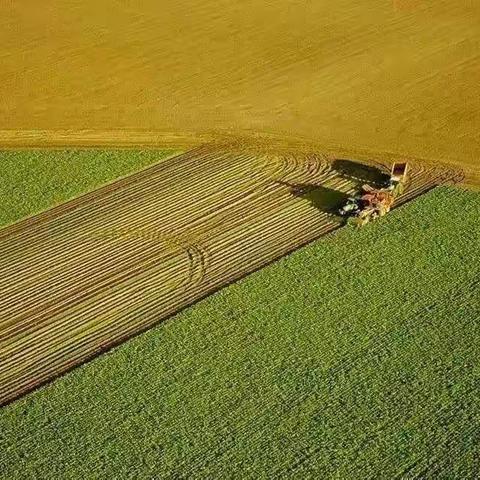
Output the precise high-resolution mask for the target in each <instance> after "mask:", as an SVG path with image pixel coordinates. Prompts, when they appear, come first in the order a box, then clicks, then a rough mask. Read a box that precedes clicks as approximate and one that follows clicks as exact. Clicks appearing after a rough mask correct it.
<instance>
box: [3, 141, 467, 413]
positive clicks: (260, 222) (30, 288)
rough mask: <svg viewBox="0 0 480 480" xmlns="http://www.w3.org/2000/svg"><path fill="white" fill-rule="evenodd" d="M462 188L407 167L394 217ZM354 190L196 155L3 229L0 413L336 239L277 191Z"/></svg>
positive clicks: (298, 160) (276, 166) (210, 152)
mask: <svg viewBox="0 0 480 480" xmlns="http://www.w3.org/2000/svg"><path fill="white" fill-rule="evenodd" d="M372 163H373V164H375V162H372ZM376 165H377V166H378V167H381V168H382V169H388V168H389V165H388V164H382V163H378V162H377V164H376ZM459 178H460V177H459V176H458V173H457V172H455V171H453V170H449V169H427V168H425V167H423V166H422V165H421V164H413V165H412V169H411V174H410V180H409V185H408V187H407V189H406V190H405V192H404V194H403V195H402V196H401V197H400V198H399V199H398V202H397V206H398V205H401V204H402V203H405V202H406V201H409V200H411V199H412V198H415V197H416V196H418V195H420V194H422V193H424V192H425V191H428V190H429V189H431V188H434V187H435V186H436V185H438V184H441V183H445V182H452V181H457V180H458V179H459ZM357 183H358V182H356V181H355V179H346V178H344V177H342V176H341V175H340V174H339V172H337V171H336V170H335V169H334V167H333V164H332V159H330V158H328V157H327V156H324V155H321V154H319V153H317V152H300V151H284V152H279V151H274V150H273V151H269V150H268V149H262V148H255V146H253V147H252V146H249V145H248V143H238V144H235V145H232V146H230V147H229V146H228V145H213V144H212V145H204V146H201V147H198V148H196V149H194V150H192V151H190V152H187V153H186V154H183V155H179V156H177V157H175V158H172V159H170V160H169V161H167V162H162V163H161V164H158V165H155V166H153V167H150V168H148V169H146V170H144V171H142V172H139V173H137V174H135V175H132V176H130V177H126V178H123V179H121V180H119V181H117V182H115V183H113V184H110V185H107V186H105V187H103V188H101V189H99V190H97V191H95V192H91V193H88V194H86V195H83V196H82V197H79V198H77V199H75V200H72V201H70V202H67V203H66V204H63V205H60V206H58V207H55V208H53V209H51V210H48V211H46V212H43V213H40V214H39V215H36V216H34V217H31V218H28V219H25V220H22V221H20V222H18V223H17V224H15V225H12V226H9V227H6V228H4V229H2V230H0V284H1V287H2V288H1V290H0V404H4V403H7V402H9V401H11V400H13V399H15V398H17V397H18V396H19V395H21V394H23V393H25V392H27V391H29V390H31V389H32V388H34V387H36V386H38V385H40V384H42V383H44V382H46V381H48V380H49V379H52V378H54V377H56V376H58V375H60V374H61V373H63V372H65V371H66V370H68V369H69V368H72V367H73V366H75V365H78V364H79V363H81V362H83V361H85V360H87V359H88V358H91V357H92V356H94V355H96V354H98V353H99V352H101V351H104V350H105V349H108V348H110V347H111V346H113V345H116V344H118V343H120V342H121V341H124V340H125V339H127V338H129V337H131V336H132V335H135V334H137V333H138V332H140V331H143V330H145V329H147V328H149V327H150V326H152V325H154V324H155V323H157V322H158V321H160V320H161V319H164V318H166V317H168V316H169V315H171V314H173V313H175V312H176V311H178V310H179V309H181V308H184V307H185V306H187V305H190V304H191V303H193V302H195V301H196V300H198V299H200V298H203V297H205V296H206V295H208V294H209V293H211V292H212V291H214V290H216V289H218V288H221V287H222V286H224V285H226V284H228V283H230V282H232V281H234V280H236V279H238V278H241V277H243V276H244V275H246V274H248V273H250V272H252V271H254V270H256V269H258V268H261V267H262V266H264V265H266V264H267V263H269V262H272V261H274V260H275V259H277V258H279V257H280V256H282V255H284V254H286V253H288V252H291V251H292V250H293V249H295V248H298V247H299V246H302V245H305V244H306V243H308V242H310V241H312V240H315V239H316V238H318V237H320V236H321V235H324V234H325V233H328V232H331V231H333V230H335V229H337V228H339V227H340V226H341V223H339V221H338V219H337V218H336V217H335V216H334V215H332V214H331V213H329V212H326V211H320V210H318V209H317V208H315V207H314V206H312V204H311V203H310V202H309V201H308V199H306V198H302V197H301V196H299V195H294V194H292V191H291V188H289V186H288V185H291V184H293V185H294V184H299V185H301V184H307V185H312V186H316V185H318V186H320V185H321V186H324V187H327V188H332V189H336V190H339V191H342V192H344V193H352V192H353V191H354V190H355V188H356V187H357Z"/></svg>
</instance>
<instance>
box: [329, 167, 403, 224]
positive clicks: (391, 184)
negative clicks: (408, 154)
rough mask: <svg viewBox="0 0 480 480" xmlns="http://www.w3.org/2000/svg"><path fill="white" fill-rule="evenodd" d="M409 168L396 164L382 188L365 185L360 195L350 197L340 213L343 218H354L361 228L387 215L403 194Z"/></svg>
mask: <svg viewBox="0 0 480 480" xmlns="http://www.w3.org/2000/svg"><path fill="white" fill-rule="evenodd" d="M407 166H408V164H407V163H394V164H393V166H392V169H391V172H390V177H389V178H388V180H387V181H385V182H384V184H383V185H382V186H381V187H380V188H375V187H371V186H370V185H363V186H362V188H361V191H360V193H359V194H358V195H356V196H355V197H349V198H348V199H347V201H346V202H345V204H344V205H343V206H342V207H341V208H340V210H339V212H338V213H339V214H340V215H341V216H343V217H347V218H349V217H351V218H354V219H355V220H356V223H357V225H359V226H363V225H365V224H366V223H368V222H369V221H371V220H375V219H377V218H378V217H383V216H384V215H386V214H387V213H388V212H389V211H390V209H391V208H392V206H393V204H394V202H395V199H396V198H397V197H398V196H400V195H401V194H402V193H403V190H404V188H405V183H406V179H407Z"/></svg>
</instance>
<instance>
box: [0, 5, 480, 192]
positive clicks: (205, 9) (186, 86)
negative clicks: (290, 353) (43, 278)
mask: <svg viewBox="0 0 480 480" xmlns="http://www.w3.org/2000/svg"><path fill="white" fill-rule="evenodd" d="M479 21H480V4H479V3H478V2H474V1H462V2H453V1H450V0H437V1H435V2H433V1H422V0H391V1H384V0H371V1H369V2H360V1H356V0H339V1H336V2H333V3H332V2H327V1H323V0H320V1H314V2H313V1H312V2H303V3H301V4H299V3H298V2H296V1H293V0H288V1H282V2H259V1H257V0H247V1H243V2H236V1H232V0H220V1H218V0H215V1H200V0H193V1H189V2H178V1H174V0H164V1H162V2H158V1H154V0H145V1H143V2H142V3H141V5H140V4H138V5H134V4H133V3H132V2H118V1H115V0H106V1H103V2H101V3H99V2H93V1H90V0H89V1H80V0H68V1H66V2H64V3H63V4H62V7H61V8H60V7H59V6H58V3H57V2H54V1H53V0H46V1H44V2H41V3H39V2H35V1H33V0H29V1H27V2H22V3H21V4H20V3H18V2H3V3H2V5H1V6H0V45H1V47H0V63H1V65H2V68H1V71H0V119H1V120H0V145H3V146H29V145H30V146H31V145H44V146H48V145H70V146H71V145H91V144H103V145H112V144H113V145H132V144H136V145H139V144H143V145H156V146H158V145H167V146H171V145H173V144H175V145H177V146H178V145H182V146H191V145H193V144H198V143H199V142H203V141H204V140H205V139H211V138H213V137H215V138H217V137H224V136H225V135H239V134H240V135H250V134H252V135H254V134H260V135H266V134H268V135H270V134H271V135H274V136H277V137H281V138H286V139H292V140H295V141H300V142H305V143H314V144H315V145H317V146H319V148H320V149H322V151H323V150H324V149H326V148H328V149H331V150H332V151H335V154H336V155H337V156H342V155H343V156H349V157H350V158H352V157H353V158H355V157H358V155H359V154H360V153H361V152H366V154H367V155H370V156H378V155H379V154H382V153H391V154H394V155H404V156H407V157H410V156H414V157H422V158H425V159H426V160H427V161H430V162H436V161H444V162H447V163H450V164H452V165H455V166H461V167H464V168H465V169H466V170H467V181H468V182H469V183H472V182H475V181H478V178H479V163H478V158H479V157H480V147H479V145H480V137H479V135H480V134H479V131H480V129H479V128H478V125H479V122H480V119H479V112H480V96H479V95H478V78H479V70H478V68H479V67H478V65H479V64H480V62H479V51H480V44H479V39H480V29H479V28H478V24H479Z"/></svg>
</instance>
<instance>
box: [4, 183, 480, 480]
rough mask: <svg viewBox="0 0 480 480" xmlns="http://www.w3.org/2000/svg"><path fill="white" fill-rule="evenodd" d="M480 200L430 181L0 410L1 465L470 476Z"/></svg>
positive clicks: (264, 474)
mask: <svg viewBox="0 0 480 480" xmlns="http://www.w3.org/2000/svg"><path fill="white" fill-rule="evenodd" d="M52 188H54V187H52ZM32 198H33V197H32ZM51 198H56V197H55V196H54V195H53V196H51ZM32 201H33V200H32ZM44 207H45V205H44V204H42V206H41V208H44ZM3 208H5V207H3ZM479 211H480V195H479V194H478V193H473V192H463V191H460V190H456V189H453V188H439V189H436V190H434V191H432V192H430V193H429V194H427V195H425V196H423V197H421V198H419V199H418V200H416V201H414V202H413V203H410V204H408V205H407V206H404V207H402V208H400V209H398V210H396V211H394V212H392V214H390V215H389V216H387V217H385V218H384V219H381V220H380V221H379V222H377V223H374V224H371V225H369V226H367V227H366V228H364V229H361V230H356V229H354V228H344V229H341V230H340V231H338V232H337V233H336V234H334V235H330V236H327V237H325V238H323V239H321V240H319V241H317V242H315V243H313V244H311V245H309V246H308V247H306V248H303V249H301V250H299V251H297V252H296V253H294V254H292V255H290V256H288V257H286V258H284V259H283V260H281V261H279V262H277V263H275V264H273V265H271V266H269V267H267V268H265V269H263V270H261V271H258V272H256V273H255V274H252V275H250V276H249V277H247V278H245V279H243V280H242V281H240V282H238V283H236V284H233V285H231V286H229V287H228V288H225V289H223V290H221V291H219V292H217V293H216V294H214V295H212V296H210V297H208V298H206V299H205V300H203V301H202V302H200V303H198V304H197V305H195V306H194V307H192V308H189V309H187V310H184V311H183V312H181V313H179V314H177V315H176V316H174V317H172V318H171V319H169V320H168V321H167V322H164V323H162V324H160V325H159V326H157V327H156V328H154V329H152V330H150V331H149V332H147V333H145V334H142V335H140V336H138V337H136V338H134V339H132V340H131V341H129V342H128V343H126V344H124V345H122V346H120V347H118V348H116V349H115V350H113V351H111V352H110V353H108V354H106V355H103V356H101V357H99V358H97V359H96V360H94V361H92V362H90V363H88V364H86V365H84V366H82V367H80V368H78V369H75V370H73V371H72V372H70V373H69V374H67V375H65V376H63V377H62V378H61V379H59V380H57V381H55V382H54V383H52V384H50V385H47V386H46V387H44V388H41V389H40V390H37V391H36V392H34V393H32V394H30V395H28V396H26V397H24V398H22V399H20V400H18V401H16V402H15V403H13V404H11V405H9V406H7V407H5V408H3V409H1V410H0V446H1V448H0V477H1V478H5V479H9V480H10V479H15V478H42V479H43V478H78V479H80V478H81V479H84V478H108V479H111V478H255V479H257V478H275V477H284V478H285V477H287V478H292V477H293V478H341V479H351V478H352V479H353V478H354V479H357V478H386V479H391V478H395V477H400V478H434V479H438V478H448V479H452V478H459V479H460V478H461V479H466V478H477V475H478V472H479V471H480V460H479V459H480V447H479V445H480V396H479V394H478V392H479V389H480V360H479V359H480V286H479V281H480V272H479V268H478V266H479V264H480V248H479V245H480V226H479V223H478V213H479ZM24 213H26V210H23V211H22V215H23V214H24ZM17 216H18V215H17Z"/></svg>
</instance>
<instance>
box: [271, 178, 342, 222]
mask: <svg viewBox="0 0 480 480" xmlns="http://www.w3.org/2000/svg"><path fill="white" fill-rule="evenodd" d="M279 183H282V184H283V185H285V186H287V187H289V189H290V192H291V193H292V195H294V196H296V197H300V198H304V199H306V200H308V201H309V202H310V204H311V205H312V207H315V208H316V209H317V210H321V211H322V212H325V213H329V214H336V213H337V212H338V209H339V208H340V207H341V206H342V205H343V204H344V203H345V201H346V199H347V195H346V194H345V193H343V192H340V191H338V190H334V189H333V188H328V187H324V186H322V185H309V184H303V183H300V184H299V183H295V184H291V183H287V182H279Z"/></svg>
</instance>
